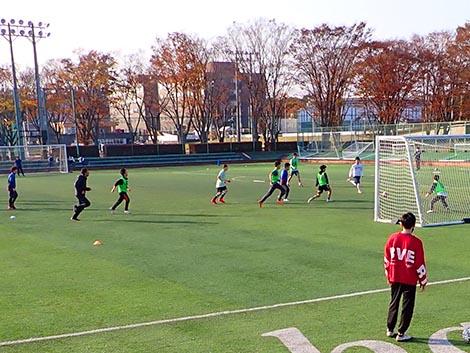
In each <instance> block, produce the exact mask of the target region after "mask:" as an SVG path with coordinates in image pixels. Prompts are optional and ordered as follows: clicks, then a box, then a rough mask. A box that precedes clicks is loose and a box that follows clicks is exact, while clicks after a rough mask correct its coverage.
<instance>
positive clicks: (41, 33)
mask: <svg viewBox="0 0 470 353" xmlns="http://www.w3.org/2000/svg"><path fill="white" fill-rule="evenodd" d="M48 28H49V23H43V22H38V23H37V24H34V23H33V22H32V21H28V22H27V23H26V22H25V21H23V20H18V22H17V21H16V20H14V19H11V20H10V21H7V20H5V19H1V20H0V33H1V35H2V36H3V37H4V38H7V40H8V42H9V43H10V54H11V61H12V63H11V64H12V71H13V96H14V99H15V116H16V124H17V129H18V132H19V131H20V129H21V125H18V124H21V120H22V119H21V112H20V104H19V98H18V85H17V80H16V69H15V63H14V58H13V40H12V38H18V37H25V38H28V39H29V40H30V41H31V43H32V44H33V54H34V78H35V81H36V99H37V106H38V119H39V125H40V129H41V138H42V142H43V144H47V143H48V131H49V129H48V123H47V117H46V107H45V100H44V92H43V90H42V88H41V80H40V77H39V65H38V56H37V50H36V44H37V42H38V40H40V39H43V38H47V37H49V36H50V35H51V34H50V33H49V32H48ZM7 34H8V35H7ZM20 135H21V134H18V137H20ZM21 140H22V137H21ZM18 142H20V139H19V140H18ZM21 144H22V141H21Z"/></svg>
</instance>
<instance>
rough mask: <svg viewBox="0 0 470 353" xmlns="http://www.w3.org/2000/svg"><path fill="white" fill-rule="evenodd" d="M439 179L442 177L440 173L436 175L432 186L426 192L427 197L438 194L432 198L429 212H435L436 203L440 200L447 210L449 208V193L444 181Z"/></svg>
mask: <svg viewBox="0 0 470 353" xmlns="http://www.w3.org/2000/svg"><path fill="white" fill-rule="evenodd" d="M439 179H440V177H439V175H434V178H433V181H432V185H431V188H430V189H429V191H428V192H427V193H426V196H425V197H428V196H429V195H431V194H436V196H434V197H433V199H432V200H431V207H430V208H429V210H428V211H427V213H433V212H434V205H435V204H436V202H438V201H441V203H442V205H443V206H444V208H445V209H446V210H448V209H449V205H448V204H447V195H448V194H447V190H446V188H445V186H444V184H442V182H441V181H440V180H439Z"/></svg>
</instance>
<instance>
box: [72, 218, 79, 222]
mask: <svg viewBox="0 0 470 353" xmlns="http://www.w3.org/2000/svg"><path fill="white" fill-rule="evenodd" d="M70 220H71V221H77V222H80V220H79V219H78V218H75V217H71V218H70Z"/></svg>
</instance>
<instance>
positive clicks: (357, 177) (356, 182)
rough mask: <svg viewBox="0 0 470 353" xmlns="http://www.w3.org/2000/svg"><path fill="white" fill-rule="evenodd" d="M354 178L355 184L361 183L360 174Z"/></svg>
mask: <svg viewBox="0 0 470 353" xmlns="http://www.w3.org/2000/svg"><path fill="white" fill-rule="evenodd" d="M353 180H354V184H356V185H357V184H360V183H361V177H360V176H355V177H353Z"/></svg>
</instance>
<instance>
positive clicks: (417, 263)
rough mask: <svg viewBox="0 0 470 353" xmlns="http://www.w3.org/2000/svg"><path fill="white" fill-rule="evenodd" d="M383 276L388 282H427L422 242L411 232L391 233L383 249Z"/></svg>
mask: <svg viewBox="0 0 470 353" xmlns="http://www.w3.org/2000/svg"><path fill="white" fill-rule="evenodd" d="M384 262H385V276H387V279H388V282H389V283H402V284H408V285H412V286H414V285H416V284H417V283H420V284H421V285H425V284H426V283H427V282H428V277H427V272H426V263H425V260H424V248H423V243H422V242H421V240H420V239H419V238H417V237H415V236H414V235H412V234H404V233H402V232H397V233H393V234H392V235H390V237H389V238H388V240H387V243H386V244H385V249H384Z"/></svg>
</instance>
